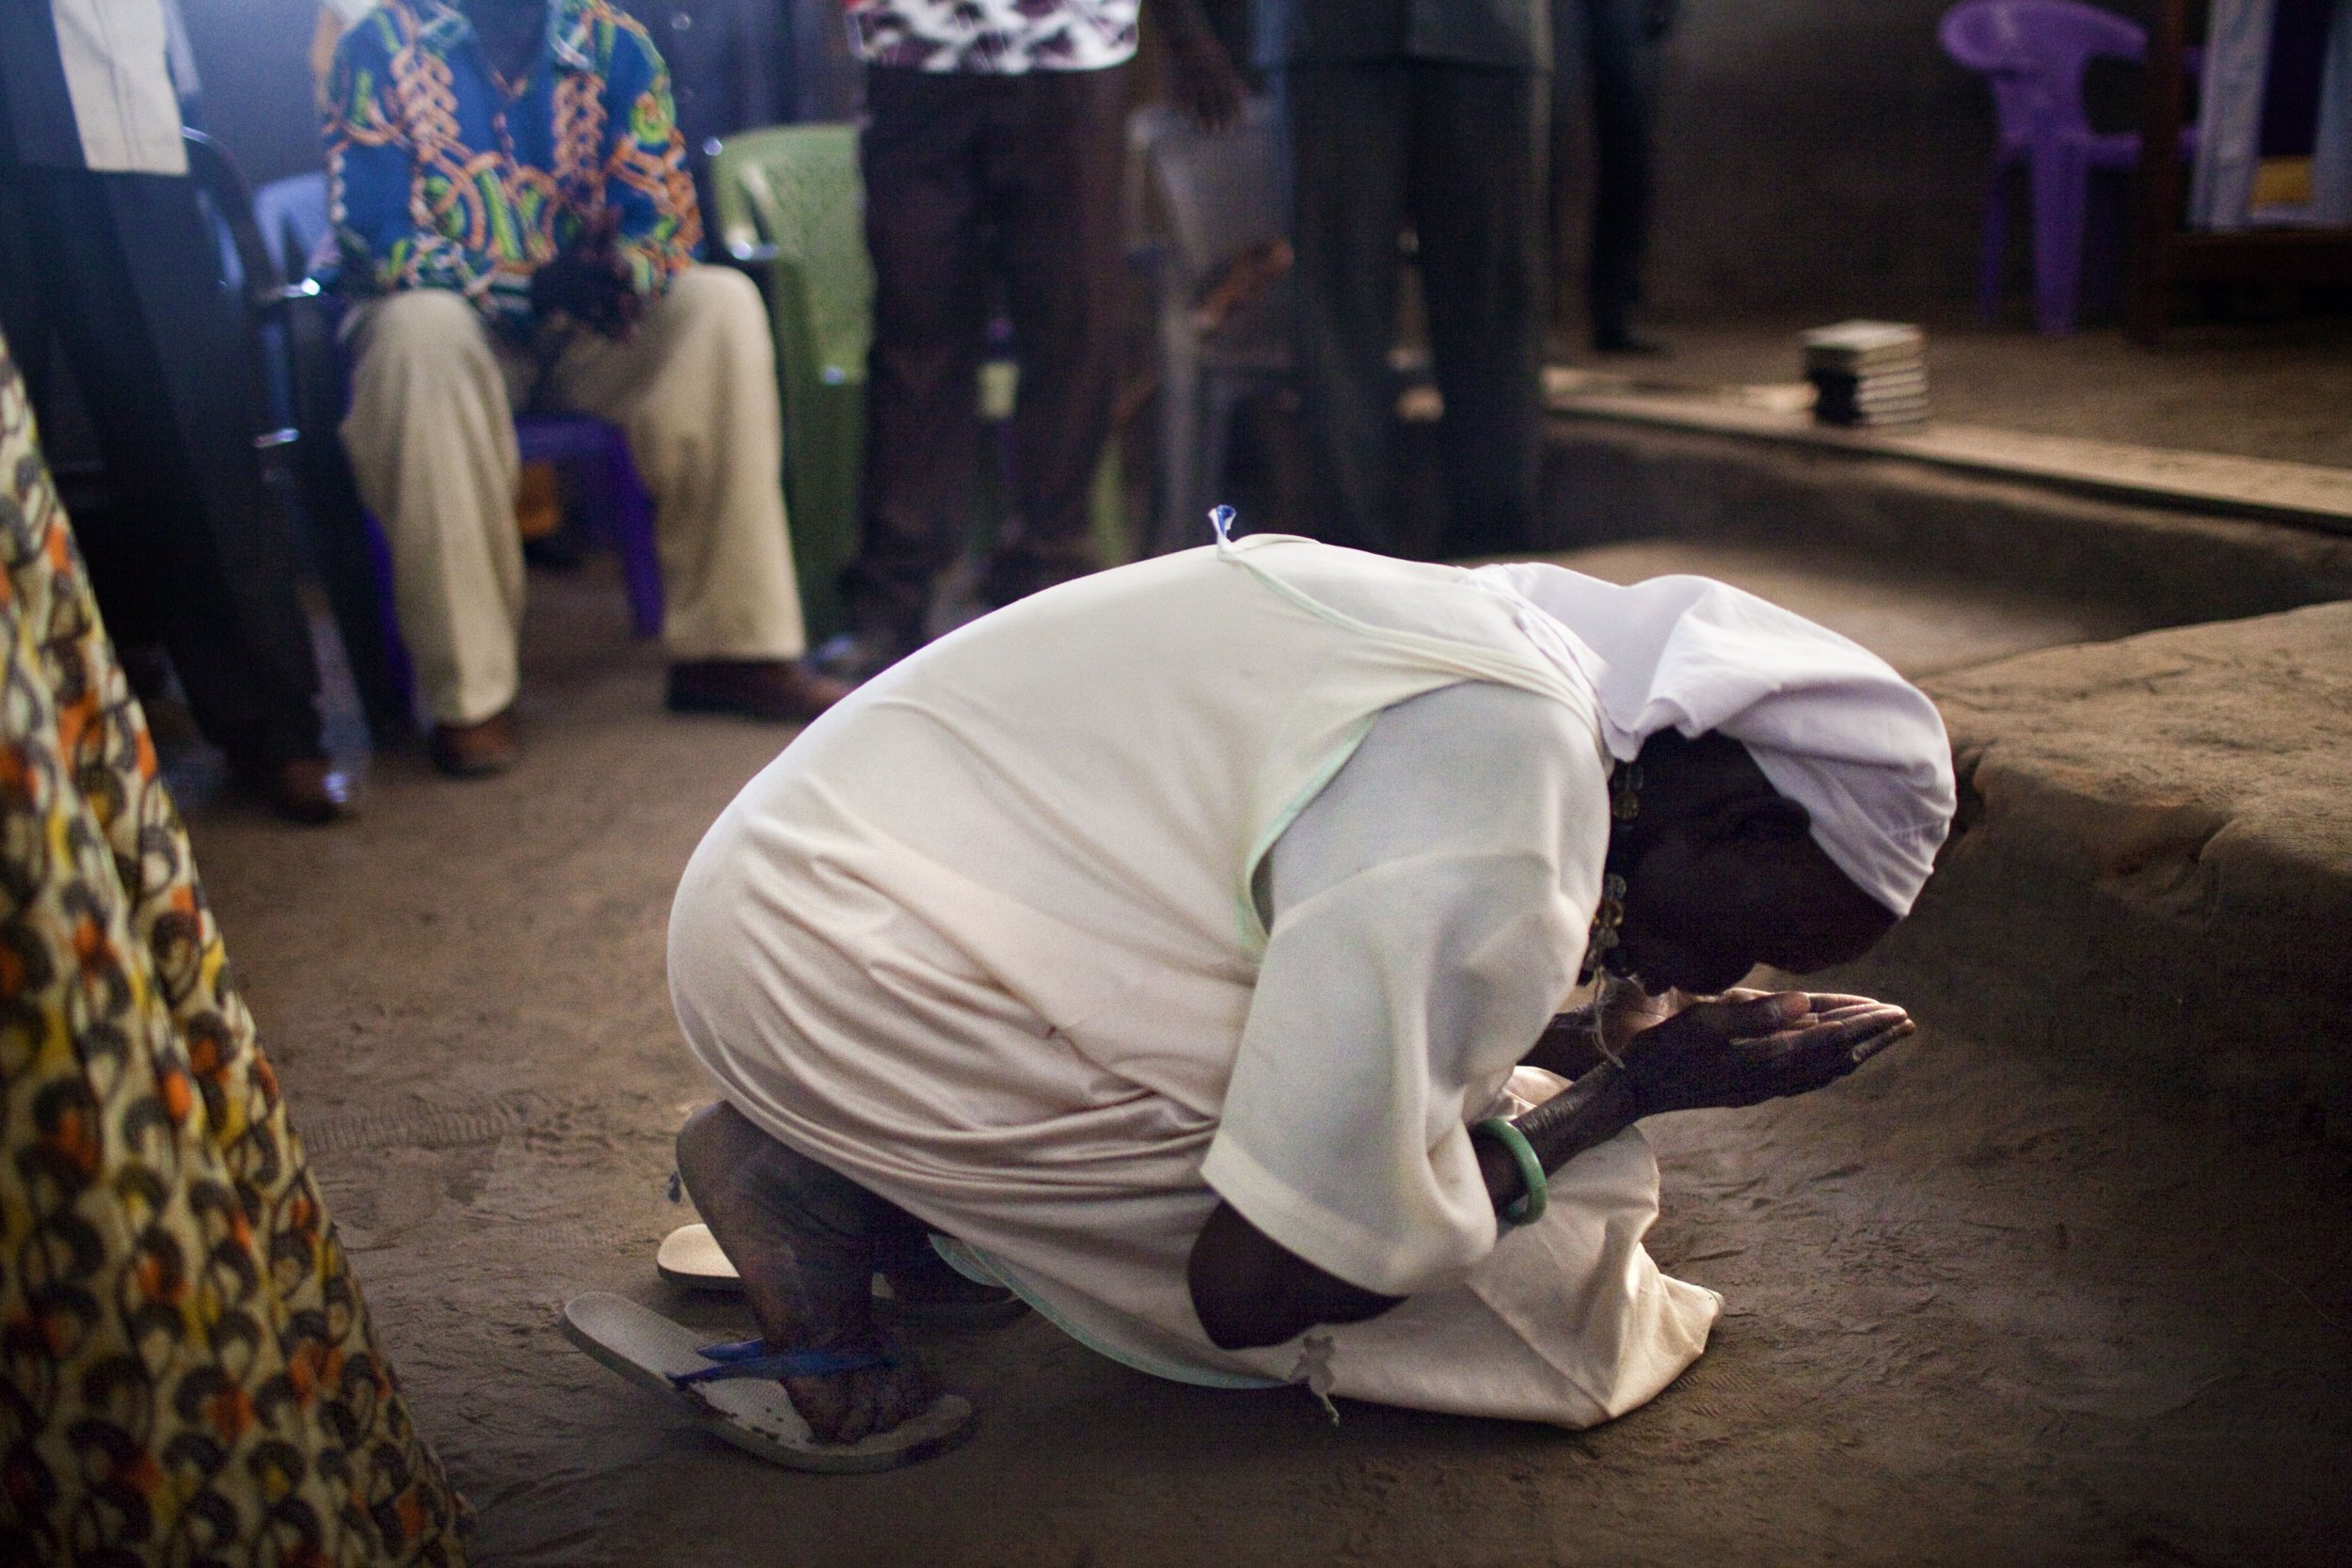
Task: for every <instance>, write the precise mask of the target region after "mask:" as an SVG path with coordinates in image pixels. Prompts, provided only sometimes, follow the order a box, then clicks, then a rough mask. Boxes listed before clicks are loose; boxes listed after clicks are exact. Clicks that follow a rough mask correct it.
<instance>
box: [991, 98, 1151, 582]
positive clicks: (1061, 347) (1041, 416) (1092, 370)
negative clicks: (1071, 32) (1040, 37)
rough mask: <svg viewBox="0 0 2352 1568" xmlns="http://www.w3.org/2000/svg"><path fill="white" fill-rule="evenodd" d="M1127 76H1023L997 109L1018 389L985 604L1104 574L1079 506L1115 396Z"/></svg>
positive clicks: (999, 185)
mask: <svg viewBox="0 0 2352 1568" xmlns="http://www.w3.org/2000/svg"><path fill="white" fill-rule="evenodd" d="M1128 75H1129V71H1128V68H1127V67H1125V66H1112V67H1109V68H1107V69H1104V70H1101V71H1031V72H1029V73H1028V74H1027V75H1025V76H1023V77H1020V78H1017V79H1014V80H1012V81H1009V82H1008V83H1007V84H1006V87H1007V88H1008V89H1009V90H1007V91H1005V92H1003V93H1001V94H999V95H998V98H997V101H996V102H995V103H994V104H993V105H992V107H993V110H994V112H993V113H992V114H991V116H990V117H989V123H988V128H987V132H986V144H985V149H984V158H985V166H986V170H987V180H988V190H989V205H990V210H991V213H992V215H993V216H994V218H995V219H996V222H997V227H998V230H999V232H1000V233H1001V234H1002V236H1003V254H1004V264H1005V271H1006V285H1007V286H1006V297H1007V301H1008V304H1009V307H1010V309H1011V312H1012V339H1013V347H1014V350H1015V351H1016V352H1017V353H1018V354H1019V356H1020V362H1021V382H1020V388H1019V391H1018V394H1017V398H1016V401H1015V403H1014V405H1013V416H1012V475H1011V482H1012V483H1011V492H1012V499H1013V511H1012V515H1011V516H1010V517H1009V518H1008V519H1007V526H1006V529H1005V531H1004V535H1003V537H1001V538H999V539H998V540H997V542H996V549H995V554H994V558H993V560H992V561H991V562H990V564H989V570H988V575H987V577H986V578H985V580H984V581H983V582H982V584H981V588H980V596H981V597H982V598H983V599H985V600H986V601H987V602H989V603H991V604H1000V605H1001V604H1009V603H1011V602H1012V601H1013V600H1015V599H1017V598H1020V597H1022V596H1023V595H1024V594H1032V593H1035V592H1036V591H1037V590H1038V589H1041V588H1045V587H1050V586H1051V585H1053V584H1054V583H1057V582H1060V581H1063V580H1065V579H1067V578H1073V577H1077V576H1079V575H1080V574H1082V573H1084V572H1087V571H1089V570H1091V569H1092V568H1093V567H1094V566H1096V565H1097V564H1099V562H1097V561H1096V560H1095V551H1094V546H1093V539H1092V535H1091V532H1090V529H1089V517H1088V500H1089V495H1090V493H1091V490H1092V486H1093V482H1094V471H1095V468H1096V467H1097V465H1099V464H1100V462H1101V461H1102V456H1103V445H1104V441H1105V440H1106V439H1108V437H1109V436H1110V426H1111V405H1112V404H1113V402H1114V401H1115V400H1116V399H1117V397H1118V392H1119V353H1120V307H1121V305H1122V303H1123V301H1122V298H1121V295H1122V292H1123V290H1122V284H1123V278H1122V276H1121V267H1120V245H1121V242H1122V239H1123V234H1122V232H1121V230H1122V229H1123V226H1124V217H1125V205H1124V201H1123V193H1122V189H1121V183H1122V176H1123V172H1124V168H1125V158H1126V144H1125V117H1126V104H1127V82H1128Z"/></svg>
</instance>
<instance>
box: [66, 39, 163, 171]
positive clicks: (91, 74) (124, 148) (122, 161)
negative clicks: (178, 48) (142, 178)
mask: <svg viewBox="0 0 2352 1568" xmlns="http://www.w3.org/2000/svg"><path fill="white" fill-rule="evenodd" d="M49 10H50V16H51V18H52V20H53V22H54V24H55V25H56V31H57V56H58V63H59V65H60V66H62V67H63V69H64V71H65V85H66V93H67V96H68V97H69V98H71V99H72V103H73V122H74V127H75V129H76V130H77V131H79V132H80V134H81V139H82V159H83V163H84V166H87V167H88V168H91V169H95V170H100V171H103V172H108V173H124V174H185V173H187V171H188V154H187V149H186V148H185V147H184V146H183V144H182V143H181V140H180V99H179V95H178V94H177V93H175V92H174V91H173V90H172V85H171V71H170V68H169V66H168V64H167V57H166V55H167V48H168V40H169V35H168V31H167V28H166V26H165V23H164V8H163V5H162V0H50V4H49Z"/></svg>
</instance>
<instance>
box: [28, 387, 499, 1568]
mask: <svg viewBox="0 0 2352 1568" xmlns="http://www.w3.org/2000/svg"><path fill="white" fill-rule="evenodd" d="M0 558H5V559H4V561H0V565H5V575H0V1561H4V1562H8V1563H18V1562H40V1563H53V1564H92V1565H95V1564H101V1563H105V1564H114V1563H157V1564H160V1563H175V1564H191V1565H192V1564H198V1563H221V1564H228V1563H271V1564H282V1565H285V1568H296V1565H302V1568H327V1565H334V1568H348V1565H357V1564H385V1563H426V1564H444V1563H448V1564H454V1563H460V1562H462V1561H463V1560H464V1555H465V1554H464V1550H463V1547H462V1544H461V1543H460V1541H459V1539H458V1529H459V1527H460V1525H461V1523H462V1521H463V1518H464V1512H465V1505H464V1504H463V1502H461V1501H460V1500H459V1498H458V1497H457V1496H456V1494H455V1493H453V1491H451V1489H450V1485H449V1481H448V1480H447V1479H446V1478H445V1477H444V1476H443V1475H442V1473H441V1466H440V1464H439V1462H438V1461H437V1460H436V1459H435V1458H434V1457H433V1453H432V1451H431V1450H430V1449H427V1448H426V1447H425V1445H424V1442H423V1440H422V1439H421V1438H420V1437H419V1436H418V1435H417V1433H416V1432H415V1431H414V1429H413V1428H411V1427H410V1425H409V1422H408V1411H407V1407H406V1405H405V1402H403V1400H402V1398H401V1396H400V1392H399V1389H398V1386H397V1385H396V1384H395V1383H394V1381H393V1378H392V1373H391V1369H390V1368H389V1366H387V1365H386V1364H385V1361H384V1357H383V1354H382V1353H381V1352H380V1351H379V1350H378V1349H377V1347H376V1343H375V1337H374V1334H373V1331H372V1329H371V1328H370V1325H369V1323H368V1314H367V1308H366V1307H365V1306H364V1305H363V1304H362V1303H361V1301H360V1299H359V1291H358V1285H357V1284H356V1283H355V1282H354V1281H353V1279H352V1277H351V1275H350V1274H349V1273H348V1272H347V1271H346V1268H345V1263H344V1259H343V1254H342V1247H341V1245H340V1244H339V1243H338V1242H337V1240H336V1235H335V1229H334V1227H333V1225H332V1224H331V1223H330V1222H329V1221H328V1219H327V1216H326V1210H325V1208H324V1207H323V1206H322V1205H321V1203H320V1200H319V1194H318V1188H317V1186H316V1185H315V1184H314V1183H313V1182H312V1180H311V1178H310V1168H309V1164H308V1163H307V1162H306V1161H305V1159H304V1157H303V1153H302V1146H301V1145H300V1144H299V1143H298V1142H297V1141H296V1140H295V1138H294V1133H293V1132H292V1131H291V1130H290V1129H289V1127H288V1126H287V1121H286V1112H285V1107H284V1105H283V1104H282V1102H281V1101H279V1099H278V1080H277V1078H276V1077H275V1075H273V1074H272V1072H271V1071H270V1065H269V1061H268V1059H267V1058H266V1057H265V1056H263V1055H262V1051H261V1048H260V1047H259V1046H258V1045H256V1044H255V1043H254V1038H253V1021H252V1018H251V1017H250V1016H249V1015H248V1014H247V1013H246V1009H245V1006H244V1004H243V1003H242V1002H241V1001H240V1000H239V999H238V996H237V993H236V990H235V989H234V986H233V983H232V981H231V978H230V971H229V964H228V957H227V954H226V953H225V952H224V950H223V948H222V945H221V937H220V928H219V927H218V926H217V925H215V922H214V919H213V914H212V911H211V909H210V908H209V907H208V906H207V905H206V903H205V900H204V890H203V887H202V885H201V884H200V883H199V881H198V879H197V875H196V866H195V863H194V862H193V861H192V859H191V858H190V855H189V849H188V840H187V835H186V833H185V832H183V830H182V827H181V823H180V817H179V814H178V812H177V811H176V810H175V809H174V807H173V805H172V801H171V796H170V794H169V792H168V791H167V790H166V789H165V787H164V784H163V783H162V781H161V779H160V778H158V776H157V773H156V766H155V750H154V746H153V744H152V742H151V740H150V739H149V736H148V730H147V721H146V718H145V716H144V715H143V714H142V713H141V712H140V710H139V705H138V703H137V701H136V700H135V698H133V697H132V695H131V693H130V689H129V688H128V686H127V685H126V684H125V682H124V679H123V674H122V671H121V669H120V667H119V665H118V664H117V663H116V662H115V657H114V650H113V647H112V645H111V644H109V643H108V641H106V633H105V629H104V628H103V626H101V625H100V623H99V618H98V609H97V605H96V603H95V601H94V600H92V598H91V597H90V592H89V585H88V582H87V578H85V576H84V573H83V568H82V560H81V556H80V554H79V552H78V551H77V550H76V548H75V546H74V543H73V534H72V530H71V529H70V528H69V527H68V525H67V522H66V517H65V514H64V512H63V511H62V510H61V509H60V508H59V506H58V504H57V496H56V490H55V489H54V488H53V487H52V485H51V483H50V480H49V473H48V470H47V468H46V467H44V466H43V465H42V463H41V459H40V451H39V450H38V449H37V447H36V444H35V433H34V428H33V417H32V412H31V409H30V407H29V405H28V404H26V402H25V397H24V384H23V382H22V381H21V380H19V378H18V376H17V372H16V367H15V365H14V364H13V362H11V361H10V360H9V359H8V352H7V347H6V345H5V344H4V343H0Z"/></svg>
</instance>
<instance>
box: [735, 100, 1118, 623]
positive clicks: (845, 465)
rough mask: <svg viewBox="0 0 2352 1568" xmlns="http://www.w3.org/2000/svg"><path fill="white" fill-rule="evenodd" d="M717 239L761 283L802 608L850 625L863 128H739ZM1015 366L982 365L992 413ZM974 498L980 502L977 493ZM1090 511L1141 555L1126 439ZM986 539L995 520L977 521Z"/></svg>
mask: <svg viewBox="0 0 2352 1568" xmlns="http://www.w3.org/2000/svg"><path fill="white" fill-rule="evenodd" d="M710 184H711V197H712V200H713V203H714V205H715V207H716V209H717V211H716V214H715V215H716V217H717V219H718V235H717V238H718V241H719V244H720V245H721V246H722V248H723V250H724V251H725V253H726V255H727V256H728V258H729V259H730V260H732V261H734V262H735V264H737V265H738V266H740V267H743V268H744V269H745V270H746V271H748V272H750V273H752V274H753V275H754V276H755V277H759V278H760V279H761V281H762V284H763V286H764V287H765V289H766V292H767V295H768V317H769V320H770V322H771V324H772V325H773V327H774V330H775V338H776V378H777V382H778V385H779V387H780V388H781V390H782V392H783V399H784V426H785V434H784V491H785V503H786V505H787V507H788V508H789V510H790V513H791V519H792V551H793V559H794V561H795V562H797V563H798V566H799V569H800V580H801V608H802V612H803V615H804V616H805V617H806V618H807V621H808V632H809V638H810V641H821V640H822V639H824V638H826V637H829V636H831V635H832V634H833V633H834V632H835V631H838V630H840V629H842V626H843V625H844V624H845V617H844V613H843V606H842V603H841V590H840V578H841V569H842V568H843V567H844V566H846V565H848V564H849V563H850V558H851V557H853V556H854V555H856V553H857V545H858V526H859V525H858V490H859V485H860V483H861V478H862V474H861V470H862V468H863V466H864V463H865V456H866V346H867V344H868V343H869V342H870V341H872V339H873V331H874V267H873V262H872V261H871V260H870V259H869V258H868V257H867V256H866V190H865V182H864V181H863V179H862V178H861V177H860V175H859V173H858V161H857V127H856V126H854V125H777V126H770V127H767V128H765V129H762V130H756V131H743V132H739V133H738V134H736V135H732V136H728V137H726V138H725V139H724V141H723V142H722V143H721V144H720V146H719V147H718V149H717V150H715V151H714V152H713V153H712V154H711V159H710ZM1012 372H1013V367H1012V365H1011V364H1010V363H1009V362H1001V363H998V362H992V363H990V364H989V365H986V366H983V367H982V369H981V372H980V386H979V387H978V388H976V390H975V394H974V395H975V396H976V397H977V398H979V400H980V404H981V411H982V413H983V415H984V416H985V417H987V418H989V419H992V420H1001V419H1003V418H1005V417H1006V415H1008V414H1009V413H1010V411H1011V404H1012V399H1013V396H1014V390H1013V388H1014V377H1013V374H1012ZM976 499H981V500H983V501H984V498H981V497H978V496H977V495H976ZM1089 510H1090V511H1091V513H1092V515H1093V516H1092V521H1093V530H1092V531H1093V534H1094V541H1095V546H1096V549H1097V550H1098V552H1100V556H1101V559H1102V561H1103V562H1104V564H1105V565H1111V564H1116V563H1117V562H1121V561H1124V560H1126V559H1127V558H1128V556H1129V555H1130V554H1132V553H1133V546H1132V543H1131V541H1130V540H1129V539H1128V537H1127V530H1126V526H1125V521H1124V518H1123V515H1122V508H1121V505H1120V471H1119V443H1118V441H1117V440H1116V439H1114V440H1113V441H1111V442H1110V443H1109V444H1108V445H1107V446H1106V447H1105V449H1104V456H1103V466H1102V467H1101V468H1100V469H1098V470H1097V472H1096V474H1095V483H1094V491H1093V498H1092V501H1091V504H1090V508H1089ZM975 520H976V522H977V523H978V524H979V527H980V531H981V532H982V534H983V536H986V534H987V533H988V532H989V531H991V525H993V522H994V521H995V519H994V518H993V516H983V517H978V518H976V519H975Z"/></svg>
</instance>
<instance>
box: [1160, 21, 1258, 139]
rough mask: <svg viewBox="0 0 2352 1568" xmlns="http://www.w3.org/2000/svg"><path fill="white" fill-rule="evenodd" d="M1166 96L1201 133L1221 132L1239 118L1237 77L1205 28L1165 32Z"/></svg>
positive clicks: (1239, 104) (1174, 29) (1213, 37)
mask: <svg viewBox="0 0 2352 1568" xmlns="http://www.w3.org/2000/svg"><path fill="white" fill-rule="evenodd" d="M1168 97H1169V99H1170V100H1172V101H1173V102H1174V103H1175V105H1176V107H1177V108H1179V109H1180V110H1182V111H1183V112H1184V114H1185V115H1187V116H1189V117H1190V118H1191V119H1192V120H1193V122H1194V123H1195V124H1197V125H1199V126H1200V128H1201V129H1202V130H1204V131H1222V130H1224V129H1225V128H1226V127H1227V126H1228V125H1231V124H1232V123H1233V121H1234V120H1235V119H1239V118H1240V116H1241V101H1242V87H1241V76H1240V74H1239V73H1238V72H1236V71H1234V70H1233V62H1232V59H1230V58H1229V57H1228V56H1227V55H1226V53H1225V46H1224V45H1223V44H1221V43H1219V42H1217V40H1216V34H1214V33H1212V32H1210V31H1209V30H1208V29H1207V27H1206V26H1202V27H1200V28H1199V29H1197V30H1196V29H1193V28H1188V27H1176V28H1171V29H1170V30H1169V32H1168Z"/></svg>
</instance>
